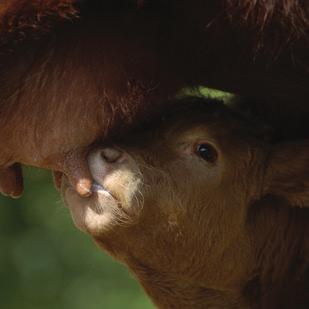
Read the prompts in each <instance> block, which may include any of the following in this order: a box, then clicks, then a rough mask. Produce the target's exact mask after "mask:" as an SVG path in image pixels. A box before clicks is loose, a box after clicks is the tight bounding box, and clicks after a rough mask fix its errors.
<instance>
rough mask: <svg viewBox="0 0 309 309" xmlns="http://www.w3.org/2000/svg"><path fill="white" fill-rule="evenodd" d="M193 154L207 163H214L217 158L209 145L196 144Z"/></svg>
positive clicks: (213, 149)
mask: <svg viewBox="0 0 309 309" xmlns="http://www.w3.org/2000/svg"><path fill="white" fill-rule="evenodd" d="M195 153H196V154H197V155H198V156H199V157H200V158H202V159H204V160H206V161H208V162H215V161H216V160H217V157H218V153H217V151H216V149H215V148H214V147H213V146H212V145H210V144H207V143H205V144H198V145H197V146H196V150H195Z"/></svg>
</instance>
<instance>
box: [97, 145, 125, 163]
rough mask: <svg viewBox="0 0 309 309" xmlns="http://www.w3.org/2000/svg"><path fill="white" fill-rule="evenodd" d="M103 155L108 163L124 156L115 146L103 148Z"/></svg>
mask: <svg viewBox="0 0 309 309" xmlns="http://www.w3.org/2000/svg"><path fill="white" fill-rule="evenodd" d="M101 157H102V158H103V159H104V160H105V161H106V162H108V163H116V162H117V161H119V159H120V158H121V157H122V152H121V151H119V150H117V149H114V148H104V149H102V150H101Z"/></svg>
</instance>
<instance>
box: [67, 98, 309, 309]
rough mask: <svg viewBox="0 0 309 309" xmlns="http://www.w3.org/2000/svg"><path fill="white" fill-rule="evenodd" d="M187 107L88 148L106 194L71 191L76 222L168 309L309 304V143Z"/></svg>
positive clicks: (215, 106) (211, 109)
mask: <svg viewBox="0 0 309 309" xmlns="http://www.w3.org/2000/svg"><path fill="white" fill-rule="evenodd" d="M185 103H186V105H184V106H182V107H178V108H176V109H173V110H172V111H171V112H170V114H169V115H167V116H166V117H165V118H164V120H163V123H161V125H160V126H159V128H157V126H158V122H156V123H155V125H154V126H153V128H151V126H150V127H148V130H146V127H143V132H142V133H139V134H138V135H136V134H132V136H129V137H128V136H127V137H126V139H125V140H123V141H119V142H118V143H115V144H114V146H113V147H112V148H110V147H109V148H106V147H102V148H97V149H94V150H93V151H92V152H91V153H90V155H89V158H88V162H89V168H90V171H91V174H92V176H93V178H94V179H95V181H96V184H97V185H98V186H101V187H100V190H98V191H97V193H96V195H95V196H93V197H91V198H90V199H89V198H88V199H83V198H80V197H79V196H78V195H77V194H76V192H74V190H73V189H72V187H70V186H68V185H65V186H64V197H65V200H66V202H67V204H68V207H69V209H70V211H71V214H72V217H73V220H74V222H75V224H76V225H77V227H78V228H80V229H81V230H83V231H85V232H87V233H89V234H90V235H91V236H92V237H93V238H94V239H95V240H96V242H97V243H98V244H99V246H100V247H101V248H103V249H104V250H105V251H107V252H108V253H110V254H111V255H112V256H113V257H114V258H116V259H117V260H119V261H121V262H122V263H125V264H126V265H127V266H128V267H129V269H131V271H132V272H133V273H134V274H135V275H136V277H137V279H138V280H139V281H140V283H141V284H142V286H143V287H144V289H145V291H146V292H147V293H148V294H149V296H150V297H151V298H152V300H153V301H154V303H155V304H156V305H157V306H158V308H162V309H170V308H175V309H176V308H177V309H178V308H182V309H189V308H190V309H191V308H195V309H204V308H263V309H279V308H280V309H281V308H286V309H287V308H289V309H292V308H307V305H308V301H309V295H308V290H307V288H308V283H309V277H308V275H309V272H308V271H309V238H308V236H309V234H308V233H309V226H308V219H309V212H308V208H304V207H308V206H309V204H308V203H309V200H308V185H309V173H308V168H309V165H308V160H307V158H306V157H307V155H308V151H309V146H308V141H307V140H305V141H303V142H299V143H298V144H297V147H294V148H292V146H291V145H289V144H288V143H282V144H281V143H280V144H273V145H272V144H269V143H268V142H267V141H266V140H265V139H264V138H263V136H261V135H260V133H259V131H260V130H259V129H255V128H254V127H253V126H252V124H251V123H250V122H248V121H246V120H245V119H244V118H242V117H240V116H239V115H238V114H235V113H234V112H233V111H231V110H229V109H228V108H226V107H224V106H223V105H221V104H220V103H218V102H216V101H205V100H197V99H194V100H193V99H189V100H186V101H185ZM197 144H211V145H212V147H213V148H214V149H216V151H217V154H218V155H217V157H216V160H214V161H212V160H211V161H207V160H205V159H202V158H201V157H200V156H199V155H198V154H197V152H196V149H197V148H196V146H197ZM292 149H293V150H294V151H292ZM305 158H306V159H305ZM287 166H289V167H288V168H287ZM300 183H301V184H302V186H300V185H299V184H300Z"/></svg>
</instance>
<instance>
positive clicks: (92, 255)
mask: <svg viewBox="0 0 309 309" xmlns="http://www.w3.org/2000/svg"><path fill="white" fill-rule="evenodd" d="M0 244H1V249H0V308H1V309H20V308H22V309H56V308H57V309H99V308H101V309H103V308H104V309H105V308H106V309H122V308H125V309H151V308H154V306H153V305H152V304H151V303H150V301H149V300H148V299H147V297H146V296H145V295H144V292H143V291H142V289H141V288H140V287H139V286H138V284H137V282H136V281H135V279H133V277H132V275H131V274H129V272H128V270H127V269H126V268H125V267H124V266H122V265H120V264H118V263H116V262H114V261H113V260H112V259H111V258H110V257H108V256H107V255H106V254H105V253H104V252H102V251H101V250H99V249H98V248H97V247H96V245H95V244H94V243H93V241H92V240H91V239H90V237H88V236H87V235H85V234H83V233H81V232H79V231H78V230H77V229H76V228H75V227H74V226H73V223H72V221H71V218H70V215H69V211H68V210H67V209H66V208H64V207H63V204H62V201H61V198H60V195H59V194H58V192H56V190H55V189H54V187H53V184H52V179H51V176H50V173H48V172H46V171H41V170H35V169H28V168H27V169H25V193H24V195H23V197H22V198H21V199H18V200H12V199H9V198H5V197H0Z"/></svg>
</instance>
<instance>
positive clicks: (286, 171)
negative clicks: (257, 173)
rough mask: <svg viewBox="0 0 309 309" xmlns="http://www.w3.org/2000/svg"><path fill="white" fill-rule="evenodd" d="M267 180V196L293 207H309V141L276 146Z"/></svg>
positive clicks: (271, 153) (269, 163) (270, 160)
mask: <svg viewBox="0 0 309 309" xmlns="http://www.w3.org/2000/svg"><path fill="white" fill-rule="evenodd" d="M265 180H266V183H265V185H266V188H265V190H266V192H265V193H266V194H270V195H275V196H277V197H279V198H283V199H285V200H286V201H287V202H288V203H289V204H290V205H291V206H296V207H309V140H304V141H299V142H289V143H284V144H280V145H276V146H274V147H273V149H272V151H271V152H270V156H269V161H268V168H267V172H266V179H265Z"/></svg>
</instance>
